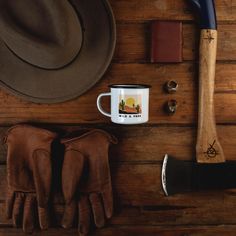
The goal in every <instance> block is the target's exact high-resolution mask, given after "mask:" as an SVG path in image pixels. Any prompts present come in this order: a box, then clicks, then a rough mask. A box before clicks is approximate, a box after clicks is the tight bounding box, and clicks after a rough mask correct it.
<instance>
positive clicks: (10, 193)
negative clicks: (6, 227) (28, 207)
mask: <svg viewBox="0 0 236 236" xmlns="http://www.w3.org/2000/svg"><path fill="white" fill-rule="evenodd" d="M14 200H15V192H14V191H12V190H10V189H8V191H7V200H6V216H7V218H8V219H10V218H11V217H12V211H13V205H14Z"/></svg>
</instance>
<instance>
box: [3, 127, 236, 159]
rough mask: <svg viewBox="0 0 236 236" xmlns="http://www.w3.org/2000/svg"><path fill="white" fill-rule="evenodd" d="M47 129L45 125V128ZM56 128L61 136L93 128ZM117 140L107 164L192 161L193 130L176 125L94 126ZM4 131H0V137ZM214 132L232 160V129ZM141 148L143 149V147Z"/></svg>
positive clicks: (235, 142) (235, 154)
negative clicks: (166, 159)
mask: <svg viewBox="0 0 236 236" xmlns="http://www.w3.org/2000/svg"><path fill="white" fill-rule="evenodd" d="M46 127H47V126H46ZM52 127H59V128H60V132H61V133H62V134H64V133H66V132H72V131H73V132H74V131H76V130H80V129H85V128H86V127H88V128H92V127H95V126H84V125H81V126H51V125H50V128H52ZM96 128H101V129H104V130H106V131H108V132H110V133H111V134H113V135H115V136H116V137H117V138H118V141H119V142H118V144H117V145H112V146H111V148H110V161H111V163H114V164H115V163H117V162H118V163H119V162H121V163H122V162H128V163H160V162H162V161H163V157H164V155H165V154H166V153H168V154H169V155H171V156H173V157H176V158H177V159H179V160H185V161H195V159H196V155H195V145H196V130H197V128H196V127H179V126H157V127H156V126H154V127H145V126H138V127H137V126H133V127H122V126H112V125H109V126H108V125H107V126H104V125H102V126H96ZM6 130H7V128H0V138H2V137H3V135H4V133H5V131H6ZM217 131H218V134H219V139H220V142H221V144H222V147H223V149H224V151H225V156H226V160H232V161H233V160H235V161H236V150H235V146H236V126H234V125H227V126H225V125H218V126H217ZM144 147H145V148H144ZM0 163H2V164H5V163H6V147H5V146H4V145H0Z"/></svg>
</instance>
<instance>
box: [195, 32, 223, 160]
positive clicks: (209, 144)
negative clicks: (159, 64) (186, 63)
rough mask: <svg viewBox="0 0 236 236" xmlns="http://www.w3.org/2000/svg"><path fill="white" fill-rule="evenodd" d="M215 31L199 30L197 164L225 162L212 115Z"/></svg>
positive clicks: (215, 47) (215, 46)
mask: <svg viewBox="0 0 236 236" xmlns="http://www.w3.org/2000/svg"><path fill="white" fill-rule="evenodd" d="M216 51H217V30H212V29H203V30H201V39H200V58H199V60H200V61H199V63H200V65H199V104H198V106H199V108H198V134H197V145H196V157H197V162H199V163H220V162H224V161H225V157H224V153H223V149H222V147H221V145H220V142H219V140H218V136H217V132H216V122H215V114H214V87H215V64H216Z"/></svg>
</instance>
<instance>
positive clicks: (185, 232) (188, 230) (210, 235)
mask: <svg viewBox="0 0 236 236" xmlns="http://www.w3.org/2000/svg"><path fill="white" fill-rule="evenodd" d="M235 230H236V227H235V226H233V225H228V226H227V225H222V226H195V227H193V226H178V227H175V226H171V227H159V226H150V227H146V226H140V225H138V226H123V227H122V226H116V227H105V228H104V229H99V230H96V231H95V232H93V233H92V234H91V235H94V236H111V235H119V236H131V235H137V236H144V235H149V236H157V235H158V236H159V235H161V236H220V235H221V236H222V235H227V236H234V235H235V233H234V232H235ZM32 235H36V236H45V235H47V236H58V235H60V236H78V232H77V231H76V229H72V230H65V229H49V230H47V231H42V232H40V231H37V232H35V233H33V234H32ZM0 236H25V234H24V233H23V232H21V231H20V230H17V229H11V228H8V229H4V228H2V229H0Z"/></svg>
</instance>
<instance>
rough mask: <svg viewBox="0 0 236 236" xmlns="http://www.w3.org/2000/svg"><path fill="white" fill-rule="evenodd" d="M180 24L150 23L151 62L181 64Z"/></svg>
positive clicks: (178, 22) (171, 22)
mask: <svg viewBox="0 0 236 236" xmlns="http://www.w3.org/2000/svg"><path fill="white" fill-rule="evenodd" d="M182 37H183V36H182V22H180V21H153V22H152V23H151V62H152V63H158V62H160V63H164V62H182V61H183V56H182Z"/></svg>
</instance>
